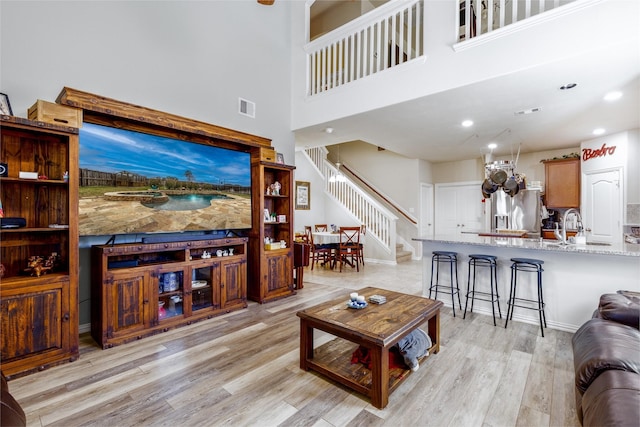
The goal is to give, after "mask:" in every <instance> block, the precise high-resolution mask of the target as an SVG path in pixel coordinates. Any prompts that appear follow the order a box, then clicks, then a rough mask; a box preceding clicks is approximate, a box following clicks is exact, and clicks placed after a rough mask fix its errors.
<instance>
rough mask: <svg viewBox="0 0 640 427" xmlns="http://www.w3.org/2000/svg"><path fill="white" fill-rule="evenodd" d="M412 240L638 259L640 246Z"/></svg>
mask: <svg viewBox="0 0 640 427" xmlns="http://www.w3.org/2000/svg"><path fill="white" fill-rule="evenodd" d="M412 240H416V241H425V242H440V243H454V244H467V245H478V246H497V247H505V248H520V249H536V250H543V251H552V252H571V253H585V254H599V255H621V256H629V257H640V244H633V243H615V244H611V245H604V244H597V243H596V244H587V245H575V244H569V245H560V244H559V243H558V241H557V240H542V239H527V238H512V237H488V236H478V235H477V234H460V235H441V236H434V237H415V238H413V239H412Z"/></svg>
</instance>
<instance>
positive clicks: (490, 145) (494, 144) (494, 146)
mask: <svg viewBox="0 0 640 427" xmlns="http://www.w3.org/2000/svg"><path fill="white" fill-rule="evenodd" d="M497 147H498V144H496V143H495V142H492V143H491V144H489V145H487V148H490V149H491V150H493V149H494V148H497Z"/></svg>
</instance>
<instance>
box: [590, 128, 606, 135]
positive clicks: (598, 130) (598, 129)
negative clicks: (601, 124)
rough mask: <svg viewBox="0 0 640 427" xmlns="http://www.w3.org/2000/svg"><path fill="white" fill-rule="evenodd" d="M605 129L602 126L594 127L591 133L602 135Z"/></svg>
mask: <svg viewBox="0 0 640 427" xmlns="http://www.w3.org/2000/svg"><path fill="white" fill-rule="evenodd" d="M605 132H606V131H605V129H604V128H596V129H594V130H593V134H594V135H602V134H603V133H605Z"/></svg>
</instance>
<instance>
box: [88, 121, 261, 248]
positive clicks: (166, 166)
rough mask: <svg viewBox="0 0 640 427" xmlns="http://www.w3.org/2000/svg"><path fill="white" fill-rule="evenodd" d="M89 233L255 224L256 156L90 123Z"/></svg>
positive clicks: (195, 228)
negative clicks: (253, 187)
mask: <svg viewBox="0 0 640 427" xmlns="http://www.w3.org/2000/svg"><path fill="white" fill-rule="evenodd" d="M79 139H80V162H79V163H80V187H79V198H80V200H79V232H80V235H81V236H97V235H117V234H138V233H179V232H186V231H213V230H216V231H220V230H242V229H249V228H251V157H250V154H249V153H246V152H242V151H235V150H232V149H227V148H220V147H214V146H211V145H205V144H200V143H195V142H188V141H183V140H179V139H172V138H167V137H163V136H158V135H152V134H146V133H142V132H136V131H131V130H126V129H120V128H114V127H108V126H103V125H96V124H92V123H84V124H83V126H82V128H81V129H80V138H79Z"/></svg>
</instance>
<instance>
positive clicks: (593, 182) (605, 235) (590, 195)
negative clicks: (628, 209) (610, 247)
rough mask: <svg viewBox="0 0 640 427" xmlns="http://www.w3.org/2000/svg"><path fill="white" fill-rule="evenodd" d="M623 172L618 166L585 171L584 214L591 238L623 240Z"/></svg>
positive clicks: (587, 232) (610, 241)
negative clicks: (621, 176) (606, 169)
mask: <svg viewBox="0 0 640 427" xmlns="http://www.w3.org/2000/svg"><path fill="white" fill-rule="evenodd" d="M620 174H621V171H620V170H619V169H616V170H609V171H595V172H588V173H585V178H586V182H585V189H584V197H585V200H584V202H585V203H584V209H582V215H583V222H584V227H585V231H586V234H587V241H589V242H599V243H619V242H622V189H621V188H620V187H621V181H620Z"/></svg>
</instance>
